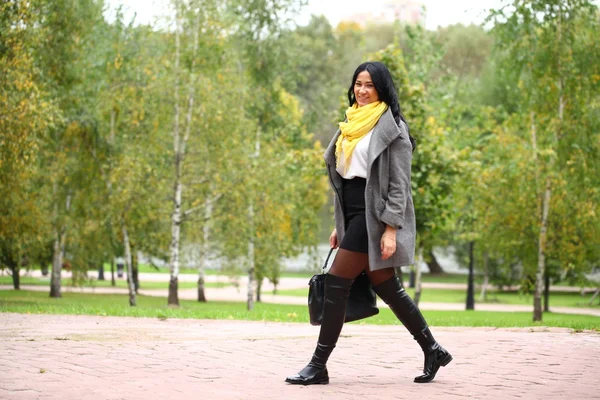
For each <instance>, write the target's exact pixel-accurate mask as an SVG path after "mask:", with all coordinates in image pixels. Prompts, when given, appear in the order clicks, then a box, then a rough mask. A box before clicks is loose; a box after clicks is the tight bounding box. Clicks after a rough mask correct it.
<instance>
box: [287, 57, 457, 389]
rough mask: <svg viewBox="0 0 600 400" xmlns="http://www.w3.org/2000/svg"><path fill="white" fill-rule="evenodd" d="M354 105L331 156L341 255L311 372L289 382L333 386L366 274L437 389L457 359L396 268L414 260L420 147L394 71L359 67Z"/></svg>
mask: <svg viewBox="0 0 600 400" xmlns="http://www.w3.org/2000/svg"><path fill="white" fill-rule="evenodd" d="M348 101H349V103H350V107H349V108H348V110H347V111H346V118H347V120H346V121H345V122H341V123H340V129H339V130H338V132H337V133H336V134H335V135H334V137H333V139H332V141H331V143H330V144H329V146H328V148H327V150H326V151H325V160H326V163H327V170H328V174H329V178H330V183H331V186H332V188H333V190H334V193H335V202H334V205H335V207H334V214H335V225H336V228H335V229H334V230H333V232H332V233H331V236H330V238H329V244H330V245H331V247H333V248H337V247H339V250H338V252H337V255H336V257H335V260H334V261H333V265H332V266H331V268H330V270H329V273H328V274H327V277H326V279H325V306H324V309H323V322H322V324H321V331H320V333H319V339H318V342H317V347H316V349H315V352H314V354H313V356H312V359H311V361H310V362H309V363H308V365H307V366H306V367H305V368H304V369H302V370H301V371H300V372H298V373H297V374H296V375H293V376H290V377H288V378H287V379H286V382H288V383H292V384H300V385H312V384H326V383H329V375H328V373H327V367H326V363H327V360H328V358H329V355H330V354H331V352H332V351H333V349H334V347H335V345H336V343H337V340H338V337H339V335H340V332H341V330H342V326H343V323H344V317H345V313H346V302H347V300H348V295H349V292H350V287H351V286H352V282H353V281H354V279H355V278H356V277H357V276H358V275H359V274H360V273H361V272H362V271H365V272H366V273H367V275H368V277H369V279H370V280H371V283H372V284H373V288H374V289H375V292H376V293H377V294H378V295H379V297H381V299H382V300H383V301H385V303H386V304H388V305H389V307H390V309H391V310H392V311H393V312H394V314H395V315H396V316H397V317H398V319H399V320H400V321H401V322H402V323H403V324H404V326H405V327H406V328H407V329H408V330H409V332H410V333H411V334H412V335H413V337H414V339H415V340H416V341H417V343H418V344H419V345H420V346H421V349H422V350H423V352H424V354H425V364H424V368H423V374H422V375H420V376H417V377H416V378H415V380H414V381H415V382H417V383H424V382H430V381H432V380H433V378H434V377H435V375H436V373H437V371H438V369H439V368H440V367H441V366H445V365H447V364H448V363H449V362H450V361H452V356H451V355H450V353H448V352H447V351H446V350H445V349H444V348H443V347H442V346H440V345H439V344H438V343H437V342H436V341H435V339H434V338H433V336H432V335H431V332H430V331H429V328H428V327H427V323H426V322H425V319H424V318H423V316H422V315H421V312H420V311H419V309H418V308H417V307H416V306H415V304H414V303H413V301H412V299H411V298H410V297H409V296H408V295H407V294H406V292H405V291H404V288H403V287H402V285H401V284H400V281H399V280H398V278H397V277H396V275H395V273H394V269H393V267H399V266H404V265H409V264H412V263H413V261H414V250H415V234H416V232H415V214H414V208H413V201H412V195H411V184H410V168H411V158H412V151H413V149H414V142H413V140H412V137H411V136H410V135H409V133H408V126H407V125H406V122H405V121H404V117H403V116H402V113H401V111H400V106H399V104H398V95H397V93H396V90H395V88H394V84H393V81H392V77H391V74H390V71H389V70H388V69H387V68H386V66H385V65H383V64H382V63H380V62H366V63H364V64H361V65H359V66H358V68H357V69H356V71H355V72H354V76H353V77H352V85H351V86H350V88H349V89H348Z"/></svg>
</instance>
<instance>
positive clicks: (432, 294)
mask: <svg viewBox="0 0 600 400" xmlns="http://www.w3.org/2000/svg"><path fill="white" fill-rule="evenodd" d="M406 292H407V293H408V294H409V295H410V296H411V297H413V298H414V294H415V290H414V289H407V290H406ZM277 293H278V294H280V295H285V296H302V297H306V296H308V287H306V288H302V289H290V290H279V291H278V292H277ZM590 298H591V295H586V296H584V297H582V296H581V295H580V294H579V293H571V292H555V293H550V306H551V307H552V306H554V307H586V308H599V309H600V305H598V302H596V301H595V302H594V303H593V305H589V304H588V303H589V301H590ZM421 301H422V302H428V303H464V302H465V301H466V291H465V290H458V289H423V291H422V292H421ZM475 302H476V303H482V302H481V301H480V300H479V292H477V293H476V298H475ZM483 303H490V304H511V305H512V304H524V305H531V304H533V295H523V294H520V293H519V292H514V291H512V292H508V291H505V292H491V293H488V299H487V301H486V302H483Z"/></svg>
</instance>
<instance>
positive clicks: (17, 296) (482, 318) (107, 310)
mask: <svg viewBox="0 0 600 400" xmlns="http://www.w3.org/2000/svg"><path fill="white" fill-rule="evenodd" d="M137 301H138V305H137V306H136V307H130V306H129V304H128V296H127V295H98V294H94V295H92V294H83V293H72V292H70V293H63V297H62V298H60V299H51V298H49V297H48V293H46V292H30V291H13V290H10V291H0V312H17V313H30V314H73V315H102V316H128V317H151V318H161V319H164V318H197V319H236V320H254V321H271V322H302V323H308V311H307V307H306V306H297V305H280V304H266V303H257V304H256V306H255V309H254V310H253V311H251V312H249V311H247V310H246V305H245V303H235V302H209V303H198V302H196V301H188V300H181V301H180V303H181V306H180V307H178V308H173V307H168V306H167V304H166V298H161V297H150V296H137ZM423 314H424V315H425V318H426V319H427V321H428V323H429V324H430V325H432V326H472V327H475V326H489V327H505V328H510V327H533V326H548V327H563V328H571V329H576V330H579V329H594V330H597V331H600V318H598V317H594V316H588V315H568V314H554V313H545V314H544V321H543V323H541V324H539V323H533V322H532V321H531V318H532V313H530V312H524V313H519V312H484V311H424V312H423ZM354 323H355V324H366V323H368V324H377V325H397V324H399V323H398V321H397V320H396V318H395V316H394V315H393V314H392V312H391V311H390V310H388V309H381V312H380V314H379V315H377V316H375V317H372V318H369V319H367V320H363V321H357V322H354Z"/></svg>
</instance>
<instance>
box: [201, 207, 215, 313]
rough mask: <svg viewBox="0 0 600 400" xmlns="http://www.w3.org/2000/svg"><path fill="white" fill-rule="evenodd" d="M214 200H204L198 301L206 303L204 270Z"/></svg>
mask: <svg viewBox="0 0 600 400" xmlns="http://www.w3.org/2000/svg"><path fill="white" fill-rule="evenodd" d="M212 210H213V201H212V200H210V199H209V198H208V196H207V198H206V200H205V201H204V226H203V227H202V247H201V248H200V257H199V258H200V260H199V263H198V301H199V302H203V303H206V294H205V293H204V271H205V270H206V262H207V259H208V257H207V255H208V241H209V239H210V220H211V218H212Z"/></svg>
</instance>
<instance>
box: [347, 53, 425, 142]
mask: <svg viewBox="0 0 600 400" xmlns="http://www.w3.org/2000/svg"><path fill="white" fill-rule="evenodd" d="M363 71H367V72H368V73H369V74H370V75H371V80H372V81H373V85H374V86H375V90H376V91H377V95H378V96H379V100H381V101H383V102H384V103H385V104H387V105H388V107H389V108H390V109H391V110H392V115H393V116H394V120H395V121H396V124H398V126H400V121H402V122H404V123H405V124H406V128H407V130H408V131H409V132H408V137H409V139H410V144H411V145H412V148H413V150H414V149H415V146H416V142H415V139H414V138H413V137H412V136H411V134H410V129H409V128H408V123H407V122H406V119H404V115H403V114H402V110H401V109H400V103H399V102H398V92H397V91H396V87H395V86H394V81H393V80H392V74H391V73H390V70H389V69H387V67H386V66H385V65H384V64H383V63H380V62H378V61H367V62H365V63H362V64H360V65H359V66H358V67H357V68H356V70H355V71H354V76H352V84H351V85H350V88H349V89H348V103H350V106H352V105H353V104H354V103H355V102H356V98H355V97H354V84H355V83H356V78H357V77H358V74H360V73H361V72H363Z"/></svg>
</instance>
